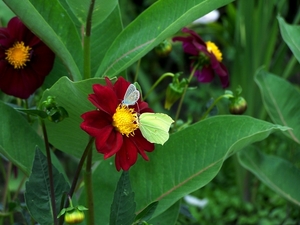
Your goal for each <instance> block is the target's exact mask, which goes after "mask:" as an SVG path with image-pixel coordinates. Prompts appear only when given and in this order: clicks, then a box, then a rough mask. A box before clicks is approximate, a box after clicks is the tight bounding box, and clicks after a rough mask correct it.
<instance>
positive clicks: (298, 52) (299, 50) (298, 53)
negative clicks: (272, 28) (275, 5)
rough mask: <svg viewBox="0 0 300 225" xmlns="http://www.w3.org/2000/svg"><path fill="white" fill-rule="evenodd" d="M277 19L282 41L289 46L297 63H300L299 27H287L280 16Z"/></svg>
mask: <svg viewBox="0 0 300 225" xmlns="http://www.w3.org/2000/svg"><path fill="white" fill-rule="evenodd" d="M277 19H278V22H279V27H280V32H281V36H282V38H283V40H284V41H285V43H286V44H287V45H288V46H289V48H290V49H291V51H292V52H293V54H294V56H295V57H296V58H297V60H298V62H300V39H299V36H300V26H299V25H297V26H296V25H289V24H287V23H286V22H285V21H284V19H283V18H282V17H280V16H278V17H277Z"/></svg>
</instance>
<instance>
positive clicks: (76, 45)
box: [4, 0, 83, 80]
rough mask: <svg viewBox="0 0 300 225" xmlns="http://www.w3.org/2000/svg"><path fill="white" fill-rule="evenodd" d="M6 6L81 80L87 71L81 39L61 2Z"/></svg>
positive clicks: (15, 1)
mask: <svg viewBox="0 0 300 225" xmlns="http://www.w3.org/2000/svg"><path fill="white" fill-rule="evenodd" d="M4 2H5V3H6V4H7V5H8V6H9V7H10V8H11V9H12V10H13V11H14V13H16V15H17V16H18V17H19V18H20V19H21V20H22V21H23V22H24V24H25V25H26V26H27V27H28V28H29V29H30V30H31V31H32V32H33V33H35V34H36V35H37V36H38V37H39V38H41V39H42V40H43V42H44V43H45V44H47V45H48V46H49V47H50V48H51V49H52V50H53V51H54V52H55V54H56V56H58V57H59V58H60V59H61V60H62V61H63V62H64V64H65V66H66V67H67V68H68V71H69V74H70V77H71V78H72V79H74V80H80V79H81V71H82V67H83V57H82V55H83V52H82V46H81V39H80V36H79V33H78V31H77V28H76V27H75V25H74V23H73V21H72V20H71V18H70V16H69V15H68V13H67V12H66V10H65V9H64V8H63V7H62V6H61V5H60V3H59V2H58V1H57V0H46V1H40V0H22V1H19V0H4ZM28 12H30V13H28ZM62 21H63V23H62ZM70 37H72V38H70Z"/></svg>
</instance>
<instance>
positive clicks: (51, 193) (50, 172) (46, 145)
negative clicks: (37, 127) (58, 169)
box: [41, 119, 58, 225]
mask: <svg viewBox="0 0 300 225" xmlns="http://www.w3.org/2000/svg"><path fill="white" fill-rule="evenodd" d="M41 124H42V130H43V136H44V142H45V148H46V155H47V164H48V174H49V185H50V197H51V207H52V212H53V224H54V225H57V224H58V221H57V212H56V205H55V194H54V181H53V173H52V162H51V152H50V148H49V141H48V135H47V130H46V125H45V121H44V120H43V119H41Z"/></svg>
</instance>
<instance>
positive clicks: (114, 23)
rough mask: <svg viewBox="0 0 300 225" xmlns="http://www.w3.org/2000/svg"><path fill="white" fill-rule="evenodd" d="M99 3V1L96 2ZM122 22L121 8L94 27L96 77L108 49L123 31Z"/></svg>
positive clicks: (94, 68) (93, 56) (92, 41)
mask: <svg viewBox="0 0 300 225" xmlns="http://www.w3.org/2000/svg"><path fill="white" fill-rule="evenodd" d="M96 2H97V1H96ZM122 29H123V27H122V21H121V17H120V11H119V6H117V7H115V9H114V10H113V11H112V13H111V14H110V15H109V16H108V17H107V18H106V19H105V20H104V21H103V22H102V23H101V24H100V25H98V26H93V27H92V35H91V55H92V57H91V64H92V65H91V70H92V72H91V73H92V77H94V76H95V74H96V71H97V69H98V68H99V65H100V62H101V61H102V60H103V57H104V56H105V53H106V52H107V49H108V48H109V46H110V45H111V44H112V42H113V41H114V39H115V38H116V37H117V36H118V35H119V33H120V32H121V31H122Z"/></svg>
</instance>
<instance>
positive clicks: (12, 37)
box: [0, 17, 55, 99]
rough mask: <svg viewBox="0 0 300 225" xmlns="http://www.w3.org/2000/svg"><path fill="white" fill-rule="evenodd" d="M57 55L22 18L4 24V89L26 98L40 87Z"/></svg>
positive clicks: (0, 83) (0, 54) (0, 67)
mask: <svg viewBox="0 0 300 225" xmlns="http://www.w3.org/2000/svg"><path fill="white" fill-rule="evenodd" d="M54 58H55V55H54V53H53V52H52V51H51V50H50V48H48V47H47V46H46V45H45V44H44V43H43V42H42V41H41V40H40V39H39V38H38V37H36V36H35V35H34V34H33V33H32V32H31V31H30V30H29V29H28V28H27V27H26V26H25V25H24V24H23V23H22V22H21V20H20V19H19V18H17V17H14V18H12V19H11V20H10V21H9V22H8V25H7V27H6V28H0V89H1V90H2V91H3V92H4V93H6V94H8V95H13V96H15V97H19V98H22V99H26V98H28V97H29V96H30V95H31V94H33V93H34V92H35V91H36V89H37V88H39V87H40V86H41V85H42V84H43V82H44V79H45V77H46V76H47V75H48V74H49V73H50V71H51V69H52V67H53V63H54Z"/></svg>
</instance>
